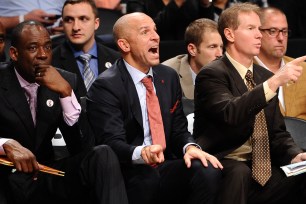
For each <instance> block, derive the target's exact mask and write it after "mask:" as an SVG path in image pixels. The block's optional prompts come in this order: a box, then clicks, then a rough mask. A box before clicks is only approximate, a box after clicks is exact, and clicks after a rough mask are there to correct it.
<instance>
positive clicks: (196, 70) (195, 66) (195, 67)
mask: <svg viewBox="0 0 306 204" xmlns="http://www.w3.org/2000/svg"><path fill="white" fill-rule="evenodd" d="M189 65H190V67H191V69H192V71H194V73H196V74H198V73H199V72H200V69H201V68H202V67H200V66H198V64H197V63H196V62H195V61H194V60H193V59H192V58H191V59H190V60H189Z"/></svg>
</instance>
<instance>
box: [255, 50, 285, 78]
mask: <svg viewBox="0 0 306 204" xmlns="http://www.w3.org/2000/svg"><path fill="white" fill-rule="evenodd" d="M258 58H259V59H260V60H261V61H262V63H264V65H266V67H268V68H269V70H270V71H271V72H273V73H275V72H276V71H277V70H279V68H280V66H281V62H282V58H275V57H266V56H265V55H262V54H259V55H258Z"/></svg>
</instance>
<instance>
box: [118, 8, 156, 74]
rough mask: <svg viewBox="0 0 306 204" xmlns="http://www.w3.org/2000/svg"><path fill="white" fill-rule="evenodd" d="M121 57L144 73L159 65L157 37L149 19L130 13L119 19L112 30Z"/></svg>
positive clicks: (152, 23)
mask: <svg viewBox="0 0 306 204" xmlns="http://www.w3.org/2000/svg"><path fill="white" fill-rule="evenodd" d="M113 34H114V38H115V41H116V42H117V46H118V47H119V49H120V50H121V54H122V57H123V58H124V59H125V60H126V61H127V62H128V63H129V64H130V65H131V66H133V67H135V68H137V69H139V70H141V71H143V72H146V71H147V70H148V69H149V68H150V67H151V66H154V65H157V64H159V35H158V34H157V32H156V25H155V23H154V21H153V19H152V18H151V17H149V16H148V15H146V14H144V13H137V12H136V13H131V14H127V15H124V16H122V17H121V18H119V19H118V20H117V21H116V23H115V25H114V28H113Z"/></svg>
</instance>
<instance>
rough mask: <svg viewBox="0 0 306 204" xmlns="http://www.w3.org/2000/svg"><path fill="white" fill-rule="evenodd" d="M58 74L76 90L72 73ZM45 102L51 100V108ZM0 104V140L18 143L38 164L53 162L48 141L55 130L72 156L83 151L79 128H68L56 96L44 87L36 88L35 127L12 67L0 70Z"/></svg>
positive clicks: (62, 72)
mask: <svg viewBox="0 0 306 204" xmlns="http://www.w3.org/2000/svg"><path fill="white" fill-rule="evenodd" d="M59 72H60V73H61V75H62V76H63V77H64V78H65V79H66V80H67V81H68V82H69V83H70V84H71V86H72V87H73V88H75V87H76V76H75V75H74V74H72V73H69V72H66V71H63V70H59ZM47 100H52V101H53V102H54V104H53V106H51V107H49V106H48V105H47V103H46V102H47ZM0 104H1V105H0V121H1V123H0V137H4V138H12V139H15V140H17V141H18V142H19V143H20V144H21V145H23V146H24V147H26V148H28V149H29V150H31V151H32V152H33V153H34V155H35V156H36V158H37V161H39V162H42V163H43V162H44V161H50V160H53V156H54V155H53V148H52V143H51V139H52V137H53V136H54V135H55V132H56V130H57V128H58V127H59V128H60V130H61V132H62V134H63V136H64V138H65V141H66V144H67V147H68V150H69V151H70V153H71V154H74V153H76V152H78V151H80V150H81V149H82V147H81V138H80V137H79V134H78V133H79V130H78V125H77V124H76V125H74V126H72V127H70V126H68V125H67V124H66V123H65V122H64V120H63V115H62V108H61V104H60V101H59V95H58V94H57V93H55V92H53V91H50V90H49V89H47V88H46V87H44V86H40V87H39V88H38V96H37V120H36V121H37V124H36V127H34V123H33V120H32V116H31V111H30V108H29V105H28V102H27V100H26V96H25V94H24V91H23V89H22V88H21V86H20V83H19V81H18V79H17V76H16V74H15V71H14V67H13V65H12V64H10V65H9V66H8V67H7V68H6V69H0Z"/></svg>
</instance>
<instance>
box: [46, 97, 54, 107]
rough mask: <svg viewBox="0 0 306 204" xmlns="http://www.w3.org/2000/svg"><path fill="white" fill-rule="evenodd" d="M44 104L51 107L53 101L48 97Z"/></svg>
mask: <svg viewBox="0 0 306 204" xmlns="http://www.w3.org/2000/svg"><path fill="white" fill-rule="evenodd" d="M46 104H47V106H48V107H52V106H53V105H54V102H53V101H52V100H51V99H48V100H47V102H46Z"/></svg>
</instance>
